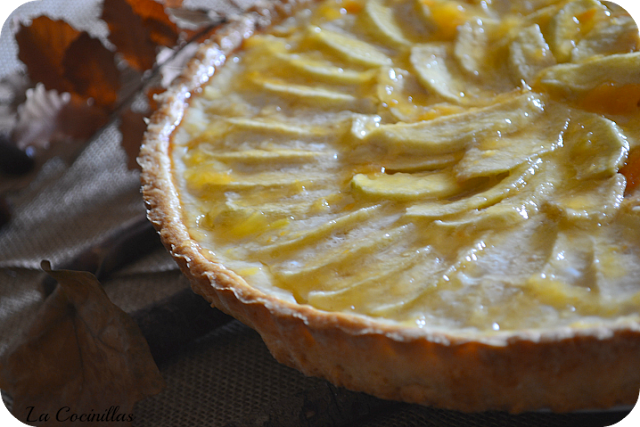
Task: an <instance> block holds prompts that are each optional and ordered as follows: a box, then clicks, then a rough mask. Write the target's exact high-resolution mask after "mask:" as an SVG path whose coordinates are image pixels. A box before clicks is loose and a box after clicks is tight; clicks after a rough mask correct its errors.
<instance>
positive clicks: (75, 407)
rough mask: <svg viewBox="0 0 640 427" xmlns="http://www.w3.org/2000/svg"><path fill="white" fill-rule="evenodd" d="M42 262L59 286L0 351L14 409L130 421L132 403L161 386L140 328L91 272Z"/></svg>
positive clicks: (65, 421)
mask: <svg viewBox="0 0 640 427" xmlns="http://www.w3.org/2000/svg"><path fill="white" fill-rule="evenodd" d="M42 268H43V269H44V270H45V271H46V272H47V273H49V274H50V275H51V276H53V277H54V278H55V279H56V280H57V281H58V283H59V284H60V286H58V287H57V289H56V291H55V292H54V293H53V294H52V295H51V296H50V297H49V298H48V299H47V300H46V301H45V303H44V305H43V306H42V307H41V310H40V311H39V313H38V316H37V318H36V319H35V321H34V323H33V324H32V325H31V326H30V327H29V328H28V329H27V330H26V332H25V333H24V335H23V336H22V337H21V339H20V341H19V342H18V343H16V345H15V346H14V347H12V348H11V349H10V350H9V351H7V352H5V353H4V355H3V356H2V358H0V387H2V388H3V389H4V390H6V391H8V392H9V394H11V395H12V397H13V414H14V415H15V416H16V417H17V418H18V419H20V420H22V421H24V422H29V424H30V425H42V426H50V425H69V424H70V423H72V424H73V425H78V426H81V425H92V426H108V425H117V426H123V425H130V422H131V418H132V416H131V414H132V410H133V406H134V404H135V403H136V402H137V401H139V400H141V399H143V398H145V397H147V396H150V395H153V394H157V393H159V392H160V391H161V390H162V388H163V387H164V381H163V380H162V377H161V375H160V373H159V371H158V368H157V366H156V365H155V363H154V361H153V358H152V357H151V354H150V352H149V347H148V345H147V343H146V341H145V339H144V337H143V336H142V334H141V332H140V329H139V328H138V326H137V325H136V324H135V322H134V321H133V320H132V319H131V318H130V317H129V316H128V315H127V314H126V313H125V312H123V311H122V310H120V309H119V308H118V307H116V306H115V305H114V304H113V303H112V302H111V301H110V300H109V298H108V297H107V295H106V294H105V292H104V291H103V290H102V288H101V286H100V283H99V282H98V281H97V279H96V278H95V277H94V276H93V275H91V274H89V273H86V272H73V271H51V268H50V265H49V263H48V262H46V261H45V262H43V263H42ZM114 408H117V409H115V410H114ZM73 414H75V416H76V417H78V418H77V419H75V420H73V419H72V418H71V417H72V415H73ZM81 415H83V416H84V418H82V417H80V416H81ZM45 416H46V418H48V419H46V420H45V419H44V418H45ZM130 417H131V418H130Z"/></svg>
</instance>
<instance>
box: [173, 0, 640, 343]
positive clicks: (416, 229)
mask: <svg viewBox="0 0 640 427" xmlns="http://www.w3.org/2000/svg"><path fill="white" fill-rule="evenodd" d="M296 22H297V23H298V24H292V23H290V22H288V21H285V22H284V23H282V24H280V25H278V26H276V27H275V28H274V29H273V30H271V31H269V32H266V33H265V34H258V35H256V36H254V37H252V38H250V39H248V40H247V41H246V42H245V45H244V47H245V49H244V50H243V51H242V52H241V53H238V54H237V56H234V57H233V58H232V60H228V61H227V64H225V66H224V67H223V68H222V69H220V70H218V71H217V74H216V77H215V78H214V79H212V80H211V82H210V83H209V84H207V85H206V86H205V87H204V88H203V92H202V94H201V95H200V96H197V97H195V99H193V100H192V101H191V105H190V109H188V110H187V114H186V116H185V119H184V121H183V123H182V125H181V127H180V128H179V130H178V132H177V134H176V135H175V137H174V144H175V148H174V150H173V156H174V162H175V165H176V173H175V176H174V177H175V179H176V181H177V182H178V183H179V186H180V187H181V188H182V190H183V192H184V194H183V195H182V198H183V202H184V203H186V204H187V205H189V206H195V208H194V209H193V210H186V213H185V215H186V216H187V217H188V218H187V219H186V221H187V223H188V224H189V227H190V233H191V235H192V236H194V238H195V239H196V240H197V241H198V242H199V243H201V244H202V245H203V246H204V247H205V248H206V249H208V250H210V251H211V253H214V254H215V258H214V259H216V260H217V259H219V260H222V262H223V263H224V264H225V265H226V266H228V267H230V268H232V269H234V270H235V271H236V272H238V273H239V274H240V275H242V276H243V277H244V278H245V279H246V280H247V282H248V283H249V284H251V285H254V286H256V287H258V288H260V289H265V290H273V289H280V290H283V291H285V292H284V295H288V296H289V298H291V299H292V300H295V301H296V302H298V303H300V304H310V305H312V306H314V307H316V308H320V309H322V310H327V311H343V312H348V313H353V314H359V315H366V316H374V317H376V318H379V319H382V320H392V321H399V322H404V323H406V324H408V325H419V324H424V321H425V318H427V319H428V323H429V325H430V326H433V327H442V328H448V327H457V328H462V329H465V328H466V329H467V330H469V331H473V330H475V331H497V330H501V331H505V330H506V331H508V330H516V329H518V328H521V327H523V326H525V325H526V327H528V328H545V327H550V326H558V325H572V324H575V323H576V322H581V321H583V319H585V318H587V317H589V316H593V318H594V319H596V318H598V319H616V318H619V317H625V316H632V315H634V313H636V311H637V307H638V305H637V304H638V303H639V302H640V289H639V288H638V286H637V283H636V282H637V280H636V279H635V278H636V277H637V274H638V273H640V270H638V267H637V266H638V265H639V263H638V262H637V261H640V260H638V258H639V257H640V252H639V251H638V250H637V249H636V248H637V245H634V244H633V243H632V242H633V241H634V239H636V237H637V236H635V234H634V233H635V231H634V232H630V233H624V232H622V230H623V229H624V228H625V226H626V225H627V224H628V223H634V222H636V223H637V221H638V218H637V213H636V210H635V206H636V204H637V202H636V200H637V198H635V197H630V196H629V197H627V198H626V199H625V192H626V193H627V195H629V194H630V193H633V191H634V187H635V184H634V183H633V182H632V179H631V178H632V175H633V174H634V173H635V172H631V170H632V169H633V168H632V167H629V166H627V167H626V168H625V169H623V170H622V171H623V173H620V170H621V168H622V167H623V166H624V165H625V164H627V159H628V156H629V153H630V151H632V150H634V149H635V146H636V145H637V142H636V141H638V138H639V137H640V133H638V129H637V126H634V125H633V124H632V123H631V122H632V119H630V118H632V117H637V114H638V113H639V111H638V106H637V103H638V100H639V99H640V91H639V90H638V88H639V87H640V86H639V85H638V83H639V82H638V77H637V70H638V68H639V65H640V64H639V63H638V62H639V61H640V53H639V52H637V50H638V46H637V28H636V27H635V24H634V23H633V20H632V19H631V18H630V17H629V16H628V15H627V14H626V13H625V12H624V11H622V10H621V9H619V8H617V7H615V6H612V5H605V4H603V3H601V2H599V1H595V0H594V1H576V2H545V3H544V4H540V6H538V7H536V8H533V9H527V7H525V6H524V3H521V2H515V3H514V4H512V5H510V6H509V7H507V8H503V9H501V8H499V7H497V6H495V7H488V8H481V7H480V6H479V5H475V4H471V3H470V2H455V1H438V0H416V1H384V0H371V1H368V2H359V1H349V2H346V3H345V2H344V1H343V2H340V1H333V2H332V1H329V2H325V3H323V4H322V5H321V6H319V8H318V10H317V11H316V12H313V13H310V14H309V15H308V16H305V17H299V18H298V20H297V21H296ZM623 93H624V96H619V95H621V94H623ZM608 99H613V100H615V101H606V100H608ZM634 194H635V193H634ZM532 218H533V219H535V220H531V219H532ZM631 229H633V230H637V227H631ZM623 247H624V248H626V249H624V250H623V249H621V248H623ZM563 257H564V258H563ZM570 262H574V264H573V265H574V266H573V267H571V266H570V265H571V264H570ZM619 271H625V273H624V274H621V273H618V272H619ZM580 278H581V279H583V280H579V279H580ZM278 295H281V294H280V293H279V294H278Z"/></svg>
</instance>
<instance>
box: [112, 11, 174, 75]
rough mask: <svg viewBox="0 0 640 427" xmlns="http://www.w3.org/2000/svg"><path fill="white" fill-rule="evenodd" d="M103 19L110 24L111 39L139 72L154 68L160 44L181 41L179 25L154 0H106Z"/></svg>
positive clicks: (168, 44) (171, 44)
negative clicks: (179, 39)
mask: <svg viewBox="0 0 640 427" xmlns="http://www.w3.org/2000/svg"><path fill="white" fill-rule="evenodd" d="M102 19H103V20H104V21H105V22H106V23H107V25H108V26H109V30H110V35H109V40H110V41H111V42H112V43H113V44H114V45H115V46H116V47H117V49H118V52H120V53H121V54H122V55H123V57H124V58H125V59H126V60H127V62H129V64H130V65H131V66H132V67H133V68H135V69H137V70H139V71H144V70H148V69H150V68H152V67H153V65H154V63H155V58H156V47H157V46H158V45H161V46H173V45H175V43H176V42H177V40H178V34H179V31H178V28H177V26H176V24H174V23H173V22H171V20H170V19H169V17H168V16H167V14H166V12H165V10H164V6H162V5H161V4H160V3H157V2H155V1H154V0H105V1H104V5H103V9H102Z"/></svg>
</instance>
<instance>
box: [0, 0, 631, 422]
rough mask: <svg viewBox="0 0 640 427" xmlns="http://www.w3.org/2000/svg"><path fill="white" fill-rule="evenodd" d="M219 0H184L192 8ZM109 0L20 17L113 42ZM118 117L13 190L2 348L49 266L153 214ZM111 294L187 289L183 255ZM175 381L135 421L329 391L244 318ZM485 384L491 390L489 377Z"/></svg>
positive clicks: (1, 306)
mask: <svg viewBox="0 0 640 427" xmlns="http://www.w3.org/2000/svg"><path fill="white" fill-rule="evenodd" d="M212 1H213V2H215V3H214V5H215V7H217V8H218V10H220V11H221V12H225V13H235V12H239V11H240V9H241V8H242V7H246V6H247V5H248V4H249V3H251V1H252V0H243V1H235V2H234V3H230V2H226V1H223V0H212ZM212 1H211V0H210V1H207V0H200V1H196V0H193V1H191V2H189V1H188V0H187V1H185V4H186V5H187V6H201V5H204V4H206V5H209V6H210V5H211V3H212ZM100 4H101V2H100V1H96V0H42V1H40V2H33V3H28V4H26V5H24V6H23V7H21V8H20V9H19V10H17V11H16V12H15V13H14V15H13V18H12V19H10V21H12V20H13V21H25V20H27V19H28V18H29V17H33V16H37V15H40V14H43V13H44V14H47V15H49V16H51V17H53V18H64V19H66V20H67V21H68V22H70V23H71V24H72V25H74V26H75V27H76V28H78V29H81V30H85V29H86V30H88V31H90V32H91V33H92V35H94V36H97V37H102V38H105V37H106V35H107V28H106V25H104V23H102V22H100V21H98V17H99V14H100ZM9 27H10V22H9V21H8V22H7V24H6V25H5V26H4V28H3V30H2V36H1V38H0V78H2V77H4V76H7V75H9V74H11V73H13V72H15V71H16V70H20V69H21V68H22V65H21V64H20V63H19V61H18V60H17V57H16V46H15V42H14V41H13V36H12V33H11V31H10V28H9ZM120 138H121V137H120V134H119V132H118V130H117V124H112V125H110V126H109V127H107V128H106V129H105V130H104V131H103V132H102V133H101V134H100V135H99V136H98V137H97V138H96V139H95V140H94V141H93V142H91V143H90V145H88V146H87V148H86V149H85V150H84V152H83V153H82V154H81V155H80V157H79V158H78V159H77V160H76V161H75V162H74V163H73V164H72V165H71V166H67V165H65V164H64V163H63V162H62V161H60V160H55V159H54V160H52V161H50V162H49V163H48V164H47V165H46V166H45V168H44V169H43V170H42V171H41V172H40V174H39V176H38V177H37V179H36V180H35V181H34V182H33V183H32V184H31V185H30V186H29V187H28V188H25V189H23V190H21V191H19V192H17V193H13V194H11V196H10V198H9V200H10V202H11V204H12V205H13V208H14V219H13V221H12V222H11V223H10V224H9V225H8V226H6V227H4V228H3V229H1V230H0V353H2V352H3V351H5V350H6V348H7V347H8V345H9V343H11V341H12V340H13V339H15V338H16V337H17V336H18V335H19V333H20V331H21V330H22V329H23V328H24V327H25V326H26V325H27V324H28V323H29V322H30V319H32V317H33V315H34V313H35V311H36V310H37V309H38V307H39V306H40V305H41V304H42V301H43V296H42V294H41V292H40V285H39V284H40V281H41V280H42V278H43V273H42V272H41V271H40V269H39V268H40V267H39V266H40V262H41V261H42V260H44V259H47V260H50V261H52V263H53V265H54V267H55V265H56V263H59V262H61V261H62V260H64V259H67V258H69V257H70V256H73V255H74V254H76V253H78V252H79V251H81V250H82V249H83V248H86V247H88V246H89V245H91V244H92V243H94V242H95V241H97V240H98V239H99V238H100V237H102V236H104V235H106V234H107V233H109V231H110V230H113V229H114V228H115V227H117V226H118V225H120V224H122V223H124V222H126V221H128V220H130V219H132V218H134V217H136V216H137V215H139V214H141V213H142V212H143V211H144V207H143V204H142V201H141V197H140V191H139V176H138V173H137V172H132V171H129V170H127V168H126V156H125V153H124V151H123V150H122V149H121V148H120ZM103 284H104V287H105V290H106V291H107V293H108V295H109V296H110V298H111V299H112V300H113V301H114V303H116V304H117V305H118V306H120V307H121V308H122V309H124V310H125V311H128V312H132V311H134V310H137V309H139V308H142V307H144V306H147V305H149V304H152V303H153V302H155V301H158V300H160V299H162V298H164V297H166V296H169V295H172V294H173V293H175V292H177V291H179V290H181V289H184V288H185V287H188V283H187V281H186V279H185V278H184V277H183V276H182V275H181V273H180V272H179V271H178V270H177V267H176V265H175V264H174V262H173V260H172V259H171V258H170V257H169V256H168V255H167V254H166V253H165V252H164V250H158V251H156V252H154V253H151V254H149V255H148V256H146V257H145V258H144V259H142V260H140V261H138V262H136V263H134V264H133V265H131V266H129V267H127V268H125V269H123V270H122V271H120V272H119V273H117V274H115V275H114V276H112V277H111V278H110V279H109V280H107V281H105V282H104V283H103ZM162 374H163V377H164V378H165V381H166V383H167V388H166V389H165V391H164V392H162V393H161V394H159V395H157V396H155V397H152V398H149V399H146V400H144V401H142V402H140V403H139V404H138V405H137V407H136V411H135V414H134V416H135V422H134V425H135V426H139V427H143V426H153V427H174V426H193V425H202V426H205V425H207V426H224V425H227V424H232V423H236V425H238V424H237V423H241V422H244V421H242V420H245V421H246V420H255V421H256V423H259V421H260V419H261V417H260V414H265V416H266V414H268V413H269V411H270V410H271V409H272V408H274V407H278V406H281V405H283V404H284V403H286V402H287V401H288V400H289V399H291V398H292V397H294V396H295V395H297V394H299V393H301V392H304V391H305V390H310V389H314V388H319V387H320V388H322V387H327V385H326V383H325V382H324V381H323V380H320V379H316V378H307V377H305V376H303V375H302V374H300V373H298V372H297V371H295V370H293V369H290V368H287V367H285V366H282V365H280V364H278V363H277V362H276V361H275V360H274V359H273V357H272V356H271V355H270V354H269V352H268V350H267V349H266V347H265V345H264V344H263V342H262V340H261V339H260V337H259V335H258V334H257V333H255V332H254V331H253V330H251V329H249V328H248V327H246V326H244V325H242V324H240V323H239V322H237V321H234V322H231V323H230V324H227V325H226V326H224V327H222V328H220V329H218V330H216V331H214V332H212V333H210V334H209V335H207V336H205V337H204V338H202V339H199V340H198V341H197V342H194V343H193V344H192V345H190V346H189V347H188V348H186V349H184V352H183V353H182V354H181V355H180V356H179V357H177V358H175V360H172V361H171V362H170V363H167V364H166V365H164V366H162ZM476 386H478V387H482V384H477V385H476ZM384 407H385V409H384V410H383V411H381V412H378V413H375V414H373V415H371V416H369V417H365V418H364V419H361V420H358V421H357V423H356V424H357V425H360V426H368V427H386V426H398V427H401V426H407V427H408V426H418V425H425V426H460V425H465V426H536V427H540V426H572V425H580V426H587V425H593V426H604V425H608V424H611V423H612V422H615V421H617V420H618V419H619V416H617V415H616V414H611V413H583V414H561V415H558V414H549V413H533V414H523V415H519V416H511V415H508V414H505V413H499V412H491V413H482V414H462V413H458V412H454V411H444V410H436V409H432V408H426V407H421V406H417V405H407V404H391V405H389V406H384Z"/></svg>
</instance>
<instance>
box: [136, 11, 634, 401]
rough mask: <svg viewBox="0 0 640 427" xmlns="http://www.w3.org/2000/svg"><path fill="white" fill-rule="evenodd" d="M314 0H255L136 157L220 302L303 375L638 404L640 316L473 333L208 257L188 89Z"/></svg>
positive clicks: (438, 392)
mask: <svg viewBox="0 0 640 427" xmlns="http://www.w3.org/2000/svg"><path fill="white" fill-rule="evenodd" d="M309 2H310V0H288V1H287V0H278V1H275V2H271V3H268V4H267V3H259V4H257V5H256V6H254V7H253V8H252V9H251V10H249V11H248V12H247V13H245V14H244V15H242V16H240V17H237V18H234V19H233V20H232V21H231V22H229V23H228V24H226V25H225V26H224V27H221V28H220V30H219V31H218V32H217V34H216V36H215V37H213V38H212V39H211V40H210V41H208V42H205V43H204V44H202V46H201V47H200V48H199V50H198V53H197V54H196V56H195V57H194V59H193V60H192V61H191V62H190V63H189V65H188V66H187V67H186V70H185V72H184V73H183V75H182V76H181V77H180V78H179V79H178V80H177V81H176V82H175V83H174V84H173V85H172V87H171V88H170V89H169V90H168V91H167V92H166V93H165V94H164V95H163V102H162V104H161V107H160V108H159V110H158V111H157V112H156V113H155V115H154V116H153V117H152V119H151V122H150V124H149V127H148V131H147V133H146V136H145V139H144V143H143V146H142V149H141V153H140V157H139V159H138V162H139V163H140V165H141V166H142V170H143V172H142V175H141V180H142V191H143V197H144V201H145V203H146V206H147V209H148V217H149V219H150V221H151V222H152V223H153V225H154V226H155V227H156V229H157V230H158V231H159V233H160V236H161V238H162V241H163V242H164V245H165V246H166V248H167V249H168V250H169V252H170V253H171V255H172V256H173V258H174V259H175V260H176V261H177V263H178V265H179V266H180V268H181V270H182V271H183V273H184V274H185V275H186V276H187V277H188V278H189V279H190V281H191V284H192V288H193V290H194V291H195V292H196V293H198V294H200V295H201V296H203V297H204V298H205V299H206V300H207V301H209V302H210V303H211V304H212V305H213V306H215V307H217V308H219V309H221V310H222V311H224V312H226V313H228V314H231V315H232V316H234V317H236V318H237V319H238V320H240V321H242V322H243V323H245V324H247V325H248V326H250V327H252V328H254V329H255V330H257V331H258V332H259V333H260V335H261V336H262V338H263V340H264V341H265V343H266V345H267V347H268V348H269V350H270V351H271V353H272V354H273V355H274V357H275V358H276V359H277V360H278V361H279V362H281V363H283V364H285V365H288V366H291V367H293V368H296V369H298V370H300V371H302V372H303V373H305V374H306V375H312V376H318V377H322V378H325V379H327V380H329V381H331V382H332V383H334V384H336V385H338V386H343V387H346V388H349V389H352V390H356V391H363V392H366V393H370V394H372V395H375V396H378V397H380V398H384V399H394V400H403V401H406V402H412V403H420V404H424V405H433V406H437V407H441V408H447V409H454V410H460V411H484V410H505V411H509V412H513V413H518V412H523V411H530V410H539V409H550V410H552V411H559V412H564V411H574V410H580V409H602V408H610V407H614V406H618V405H633V404H635V402H636V401H637V399H638V390H639V388H640V370H638V369H637V362H638V360H640V325H638V324H636V323H625V324H620V325H619V326H615V327H605V326H603V327H600V328H593V327H590V328H583V329H578V328H568V327H563V328H558V329H548V330H544V331H534V330H521V331H517V332H504V333H500V334H497V335H487V336H485V337H482V336H480V337H476V338H470V337H468V336H463V335H461V334H460V335H456V333H455V331H451V332H449V333H443V332H439V331H430V330H429V329H428V328H424V329H418V328H404V327H402V326H400V325H394V324H391V323H384V322H382V321H376V320H374V319H368V318H365V317H362V316H354V315H349V314H344V313H329V312H324V311H320V310H317V309H315V308H313V307H311V306H308V305H299V304H294V303H290V302H288V301H284V300H282V299H279V298H277V297H275V296H273V295H268V294H265V293H263V292H261V291H260V290H257V289H256V288H254V287H252V286H250V285H248V284H247V282H246V281H245V280H244V279H243V278H242V277H240V276H239V275H237V274H235V273H234V272H233V271H231V270H229V269H227V268H226V267H225V266H224V265H222V263H220V262H212V261H210V260H209V259H208V258H207V257H205V255H204V252H203V249H202V248H201V247H200V246H199V245H198V243H197V242H195V241H194V240H193V239H192V238H191V237H190V235H189V232H188V230H187V227H186V226H185V225H184V223H183V222H182V208H181V206H180V201H179V196H178V191H177V188H176V184H175V183H174V181H173V178H172V172H171V156H170V150H171V148H170V141H171V137H172V133H173V131H174V130H175V129H176V127H177V126H178V124H179V123H180V122H181V120H182V118H183V115H184V112H185V110H186V109H187V108H188V104H189V98H190V96H191V94H192V93H197V92H198V91H199V90H200V88H201V86H202V85H203V84H204V83H206V82H207V81H208V80H209V79H210V78H211V77H212V76H213V74H214V72H215V70H216V69H218V68H220V67H222V66H223V65H224V63H225V59H226V57H227V56H228V55H229V54H231V53H232V52H233V51H235V50H236V49H239V48H240V47H241V45H242V43H243V41H244V40H245V39H246V38H248V37H250V36H251V35H252V34H254V33H255V32H256V31H259V30H260V29H263V28H265V27H267V26H269V25H271V24H272V23H274V22H277V21H278V20H281V19H282V18H284V17H287V16H290V15H291V14H292V13H293V12H294V11H295V10H296V9H297V8H299V7H302V6H304V5H305V4H308V3H309Z"/></svg>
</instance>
